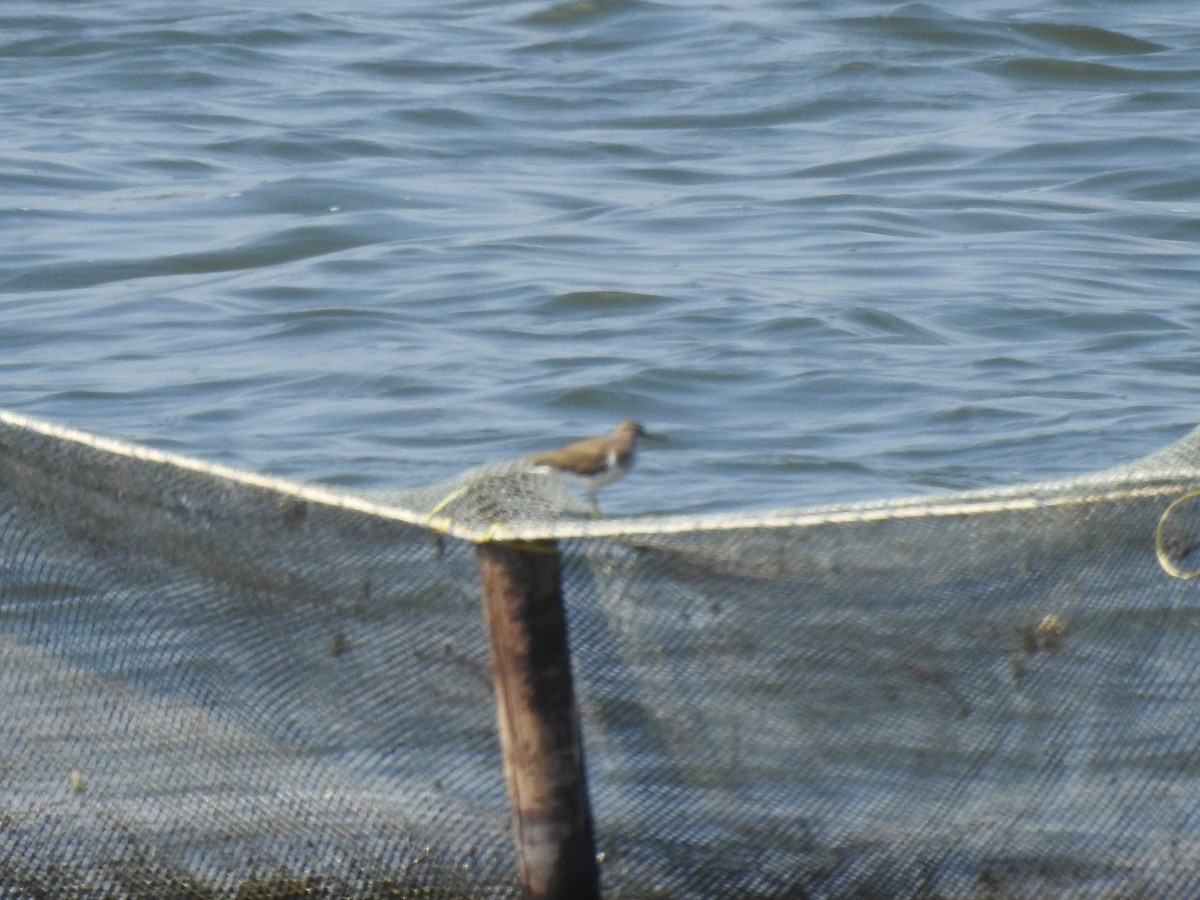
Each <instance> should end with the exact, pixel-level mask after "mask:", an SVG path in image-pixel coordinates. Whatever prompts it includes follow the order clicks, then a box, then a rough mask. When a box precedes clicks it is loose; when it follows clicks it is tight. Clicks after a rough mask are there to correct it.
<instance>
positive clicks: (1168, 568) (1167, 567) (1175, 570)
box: [1154, 489, 1200, 580]
mask: <svg viewBox="0 0 1200 900" xmlns="http://www.w3.org/2000/svg"><path fill="white" fill-rule="evenodd" d="M1197 497H1200V489H1197V490H1194V491H1189V492H1188V493H1186V494H1184V495H1183V496H1182V497H1179V498H1178V499H1176V500H1175V501H1174V502H1173V503H1172V504H1171V505H1170V506H1168V507H1167V508H1166V509H1164V510H1163V514H1162V515H1161V516H1159V517H1158V526H1157V527H1156V528H1155V529H1154V555H1155V556H1157V557H1158V564H1159V565H1160V566H1162V567H1163V570H1164V571H1165V572H1166V573H1167V574H1168V575H1171V576H1173V577H1175V578H1182V579H1184V580H1187V579H1190V578H1195V577H1196V576H1197V575H1200V569H1190V570H1189V569H1181V568H1179V566H1177V565H1175V563H1174V561H1172V559H1171V557H1170V555H1169V554H1168V548H1167V546H1166V539H1165V538H1164V537H1163V531H1164V530H1165V528H1166V524H1167V519H1168V518H1170V516H1171V513H1173V512H1174V511H1175V507H1177V506H1179V505H1181V504H1183V503H1186V502H1187V501H1188V500H1194V499H1195V498H1197ZM1198 546H1200V542H1198V543H1197V544H1196V545H1194V546H1191V547H1187V548H1186V550H1187V552H1188V553H1190V552H1191V551H1192V550H1194V549H1196V547H1198ZM1186 555H1187V553H1182V554H1180V558H1182V557H1183V556H1186Z"/></svg>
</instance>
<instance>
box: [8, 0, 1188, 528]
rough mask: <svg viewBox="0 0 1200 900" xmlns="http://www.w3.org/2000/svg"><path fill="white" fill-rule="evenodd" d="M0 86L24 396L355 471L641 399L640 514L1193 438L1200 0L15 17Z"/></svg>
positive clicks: (405, 467)
mask: <svg viewBox="0 0 1200 900" xmlns="http://www.w3.org/2000/svg"><path fill="white" fill-rule="evenodd" d="M0 73H2V75H3V84H4V85H5V90H4V91H3V92H2V93H0V114H2V117H3V121H4V123H5V127H4V131H3V134H2V135H0V148H2V149H0V191H2V195H0V196H3V198H4V202H3V204H2V207H3V209H2V210H0V228H3V231H4V235H5V240H4V241H3V242H2V243H0V291H2V293H0V384H2V385H3V389H2V390H0V406H2V407H8V408H13V409H17V410H20V411H23V412H26V413H28V414H31V415H36V416H40V417H44V418H49V419H53V420H56V421H60V422H63V423H65V424H70V425H74V426H77V427H81V428H85V429H89V430H93V431H98V432H101V433H104V434H109V435H114V436H124V437H128V438H131V439H134V440H137V441H141V442H145V443H149V444H152V445H155V446H160V447H165V448H168V449H172V450H176V451H179V452H184V453H187V454H190V455H194V456H198V457H202V458H205V459H209V460H213V461H220V462H224V463H227V464H232V465H236V466H240V467H244V468H249V469H255V470H258V471H264V472H269V473H272V474H278V475H284V476H288V477H293V478H299V479H304V480H314V481H320V482H327V483H333V484H340V485H346V486H351V487H355V488H391V487H401V486H408V485H413V484H419V483H424V482H428V481H432V480H437V479H442V478H446V477H450V476H452V475H454V474H455V473H457V472H458V471H460V470H461V469H464V468H467V467H469V466H472V465H476V464H478V463H481V462H485V461H490V460H496V459H501V458H505V457H508V456H512V455H517V454H521V453H526V452H530V451H533V450H538V449H544V448H545V447H547V446H553V445H554V444H556V443H559V442H560V441H564V440H566V439H569V438H574V437H577V436H580V435H584V434H588V433H591V432H597V431H602V430H607V429H608V428H610V427H611V426H612V425H613V424H614V423H615V422H616V421H618V420H619V419H622V418H626V417H631V416H632V417H637V418H640V419H642V420H643V421H645V422H646V423H647V425H648V426H649V427H650V428H651V429H652V430H654V431H656V432H660V433H661V434H662V435H663V436H664V438H665V439H664V440H663V441H662V442H661V443H659V444H655V445H647V448H646V452H645V453H644V455H643V457H642V458H641V460H640V462H639V469H638V470H637V471H636V472H635V474H634V475H632V476H630V477H629V478H627V479H626V480H625V481H624V482H622V483H621V484H619V485H616V486H614V487H612V488H609V489H608V490H607V491H606V492H605V494H604V495H603V497H602V501H603V505H604V508H605V509H606V510H610V511H621V512H638V511H655V512H663V511H678V512H692V511H701V510H704V511H711V510H718V509H752V508H763V507H778V506H795V505H803V504H807V503H813V502H825V501H834V500H845V499H858V498H866V497H877V496H885V495H902V494H911V493H920V492H929V491H934V490H943V489H958V488H968V487H980V486H986V485H995V484H1004V483H1011V482H1019V481H1026V480H1031V479H1038V478H1049V477H1057V476H1061V475H1066V474H1070V473H1075V472H1081V471H1084V470H1087V469H1090V468H1095V467H1100V466H1105V465H1109V464H1115V463H1118V462H1123V461H1127V460H1129V459H1132V458H1134V457H1136V456H1139V455H1141V454H1143V453H1146V452H1149V451H1151V450H1153V449H1155V448H1157V447H1159V446H1161V445H1162V444H1164V443H1166V442H1168V441H1170V440H1172V439H1174V438H1176V437H1178V436H1180V435H1182V434H1183V433H1184V432H1185V431H1186V430H1187V429H1188V428H1189V427H1190V426H1191V425H1193V424H1195V423H1196V422H1197V421H1198V420H1200V416H1198V415H1197V413H1196V403H1195V396H1196V387H1197V384H1198V380H1197V374H1198V372H1200V363H1197V355H1196V351H1197V344H1198V338H1197V334H1200V304H1198V302H1197V299H1196V295H1195V288H1196V284H1197V279H1196V276H1197V271H1198V269H1200V256H1198V254H1197V250H1198V249H1200V248H1198V241H1200V176H1198V175H1197V174H1196V171H1195V165H1194V163H1195V160H1196V159H1197V158H1198V151H1200V115H1198V113H1200V90H1198V89H1200V25H1198V24H1197V20H1196V16H1195V11H1194V7H1193V6H1192V5H1190V4H1186V3H1182V2H1142V3H1120V4H1093V3H1084V2H1067V3H1063V2H1056V3H1029V4H1023V5H1020V6H1015V5H1012V4H1006V3H1002V2H999V0H972V2H963V3H956V4H953V5H950V4H947V5H944V6H939V5H934V4H927V3H894V2H869V0H841V2H837V3H828V2H805V3H802V2H774V3H771V2H750V3H743V4H734V5H725V4H707V3H692V2H688V3H676V2H647V0H577V2H566V3H553V2H518V3H506V4H493V3H480V2H449V3H443V4H436V5H418V4H395V3H384V2H369V0H349V2H344V3H339V4H336V5H335V4H327V5H326V7H325V8H323V9H313V10H309V11H304V12H300V11H296V10H295V9H292V8H290V7H287V6H285V5H278V6H276V5H269V7H268V8H264V9H261V10H246V9H243V8H240V7H238V6H235V5H230V4H225V3H221V2H208V0H199V2H195V3H191V4H187V5H183V6H181V5H179V4H174V3H166V2H162V0H122V2H118V3H110V4H102V5H96V4H81V3H75V2H62V0H55V2H46V0H38V2H26V0H13V2H9V3H6V4H5V5H4V8H3V10H2V11H0Z"/></svg>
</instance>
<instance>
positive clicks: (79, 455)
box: [0, 413, 1200, 898]
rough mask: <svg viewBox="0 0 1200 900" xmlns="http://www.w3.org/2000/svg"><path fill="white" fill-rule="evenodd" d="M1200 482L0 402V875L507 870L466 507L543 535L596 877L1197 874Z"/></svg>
mask: <svg viewBox="0 0 1200 900" xmlns="http://www.w3.org/2000/svg"><path fill="white" fill-rule="evenodd" d="M1197 485H1200V433H1197V434H1193V435H1192V436H1190V437H1188V438H1187V439H1185V440H1184V441H1182V442H1181V443H1179V444H1177V445H1175V446H1173V447H1171V448H1168V449H1167V450H1165V451H1163V452H1161V453H1159V454H1156V455H1154V456H1151V457H1148V458H1146V459H1144V460H1142V461H1140V462H1139V463H1137V464H1134V465H1130V466H1126V467H1122V468H1119V469H1113V470H1110V471H1106V472H1102V473H1098V474H1095V475H1091V476H1087V477H1082V478H1078V479H1073V480H1069V481H1062V482H1055V483H1048V484H1041V485H1035V486H1032V487H1026V488H1016V489H1007V490H997V491H989V492H970V493H959V494H953V495H946V496H940V497H931V498H930V497H926V498H920V499H911V500H904V501H893V502H881V503H865V504H855V505H844V506H835V507H826V508H819V509H805V510H800V511H786V512H776V513H771V514H767V515H759V516H748V515H727V516H709V517H660V518H640V517H634V518H619V519H618V518H612V519H609V518H600V519H597V518H594V517H592V516H590V515H589V514H588V506H587V504H586V503H585V502H584V501H583V500H581V499H579V498H578V497H576V496H575V495H574V494H572V493H571V492H570V491H569V490H567V489H565V488H564V487H563V486H562V485H561V484H559V483H557V481H556V480H555V479H554V478H553V477H551V476H546V475H539V474H534V473H530V472H528V471H526V470H524V469H523V468H522V467H521V466H519V465H511V466H504V465H501V466H493V467H488V468H485V469H480V470H477V471H475V472H471V473H467V474H466V475H464V476H463V477H462V478H460V479H458V480H456V481H454V482H452V483H449V484H444V485H437V486H433V487H429V488H422V489H419V490H414V491H406V492H401V493H394V494H387V495H371V496H367V495H360V494H354V493H349V492H339V491H334V490H329V489H324V488H316V487H312V486H304V485H297V484H292V483H287V482H282V481H276V480H271V479H266V478H260V477H257V476H254V475H251V474H248V473H243V472H237V471H232V470H228V469H223V468H220V467H215V466H207V465H204V464H202V463H199V462H196V461H193V460H189V459H185V458H182V457H176V456H170V455H166V454H162V453H158V452H154V451H151V450H147V449H145V448H139V447H134V446H130V445H126V444H121V443H117V442H113V441H108V440H105V439H101V438H97V437H93V436H89V435H86V434H82V433H79V432H75V431H69V430H66V429H62V428H58V427H55V426H51V425H48V424H45V423H41V422H37V421H33V420H29V419H26V418H24V417H21V416H17V415H13V414H8V413H0V709H3V716H2V718H0V895H3V896H11V897H97V898H99V897H105V898H110V897H111V898H117V897H139V898H140V897H155V898H160V897H285V896H287V897H291V896H329V897H423V898H424V897H445V898H457V897H489V898H492V897H496V898H507V897H515V896H517V895H518V893H519V888H518V884H517V880H516V874H515V871H516V866H515V862H514V851H513V848H512V840H511V837H510V834H509V812H508V807H507V800H506V794H505V785H504V775H503V766H502V762H501V758H500V751H499V747H498V743H497V738H496V729H495V712H494V702H493V698H492V686H491V671H490V667H489V661H488V644H487V636H486V634H485V632H484V621H483V616H482V613H481V608H480V598H479V584H478V581H479V576H478V570H477V565H476V560H475V555H474V550H473V546H472V542H474V541H481V540H505V541H528V540H540V539H548V538H553V539H556V540H557V541H558V544H559V547H560V549H561V552H562V557H563V578H564V591H565V595H566V600H567V605H568V615H569V625H570V636H571V646H572V653H573V657H574V664H575V668H576V679H577V680H576V691H577V695H578V701H579V706H580V713H581V717H582V726H583V733H584V741H585V748H586V758H587V762H588V778H589V783H590V789H591V796H592V808H593V813H594V817H595V822H596V831H597V851H598V854H599V858H600V869H601V877H602V884H603V889H604V894H605V896H606V897H614V898H617V897H620V898H651V897H653V898H672V897H680V898H693V897H695V898H710V897H711V898H729V897H738V898H760V897H761V898H842V897H845V898H850V897H855V898H864V897H880V898H883V897H887V898H894V897H930V898H932V897H938V898H958V897H963V898H976V897H978V898H1000V897H1004V898H1023V897H1029V898H1034V897H1037V898H1042V897H1089V898H1090V897H1134V896H1137V897H1159V896H1162V897H1168V896H1187V895H1193V894H1195V893H1196V892H1197V891H1198V890H1200V875H1198V874H1197V873H1200V841H1198V837H1200V804H1198V803H1197V802H1196V797H1198V796H1200V606H1198V604H1197V603H1196V596H1195V590H1196V588H1195V583H1193V582H1190V581H1189V580H1187V578H1188V577H1189V576H1191V575H1192V574H1195V573H1196V571H1198V570H1200V560H1198V559H1197V558H1196V557H1198V556H1200V554H1197V552H1196V551H1197V549H1198V548H1200V500H1196V499H1195V498H1194V497H1193V495H1192V494H1191V492H1192V491H1193V490H1194V489H1195V488H1196V487H1197Z"/></svg>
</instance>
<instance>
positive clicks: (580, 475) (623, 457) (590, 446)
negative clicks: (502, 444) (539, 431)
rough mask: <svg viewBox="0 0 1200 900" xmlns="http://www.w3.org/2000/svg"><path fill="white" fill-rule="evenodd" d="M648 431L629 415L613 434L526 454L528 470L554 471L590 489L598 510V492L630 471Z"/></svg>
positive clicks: (593, 507)
mask: <svg viewBox="0 0 1200 900" xmlns="http://www.w3.org/2000/svg"><path fill="white" fill-rule="evenodd" d="M645 434H646V431H645V429H644V428H642V426H641V425H640V424H639V423H638V422H635V421H633V420H632V419H629V420H626V421H624V422H622V423H621V424H620V425H618V426H617V427H616V428H615V429H614V430H613V432H612V433H611V434H605V435H601V436H600V437H594V438H587V439H585V440H582V441H576V442H575V443H573V444H567V445H566V446H565V447H560V448H559V449H557V450H550V451H547V452H546V453H535V454H534V455H533V456H530V457H528V458H527V461H528V462H529V464H530V467H531V468H530V470H529V471H531V472H553V473H555V474H557V475H560V476H562V477H563V478H565V479H566V480H567V481H570V482H573V483H574V484H577V485H579V486H581V487H582V488H583V489H584V490H585V491H587V495H588V499H589V500H590V501H591V504H592V509H593V510H595V509H596V492H597V491H598V490H600V488H602V487H605V486H606V485H610V484H612V483H613V482H614V481H616V480H617V479H618V478H620V477H621V476H623V475H624V474H625V473H626V472H628V471H629V468H630V466H632V465H633V457H634V455H635V454H636V453H637V439H638V438H639V437H642V436H643V435H645Z"/></svg>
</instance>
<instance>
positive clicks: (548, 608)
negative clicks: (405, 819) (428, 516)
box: [476, 541, 600, 900]
mask: <svg viewBox="0 0 1200 900" xmlns="http://www.w3.org/2000/svg"><path fill="white" fill-rule="evenodd" d="M476 552H477V555H478V559H479V574H480V580H481V583H482V586H483V604H484V609H485V612H486V614H487V623H488V633H489V635H490V637H491V645H492V677H493V681H494V683H495V688H496V708H497V717H498V719H499V725H500V746H501V749H502V750H503V752H504V774H505V777H506V778H507V780H508V801H509V805H510V807H511V809H512V821H513V832H514V837H515V839H516V843H517V857H518V865H519V869H520V877H521V888H522V891H523V892H524V896H525V898H526V900H552V898H553V900H599V897H600V876H599V870H598V867H597V865H596V848H595V839H594V836H593V831H592V812H591V807H590V806H589V803H588V792H587V775H586V772H585V770H584V764H583V743H582V736H581V733H580V728H579V713H578V710H577V709H576V707H575V690H574V686H573V682H572V677H571V653H570V647H569V646H568V643H567V619H566V612H565V610H564V608H563V593H562V578H561V569H562V561H561V559H560V557H559V553H558V545H557V544H555V543H554V542H553V541H542V542H538V543H537V544H522V545H516V544H505V543H499V542H488V543H483V544H478V545H477V547H476Z"/></svg>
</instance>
